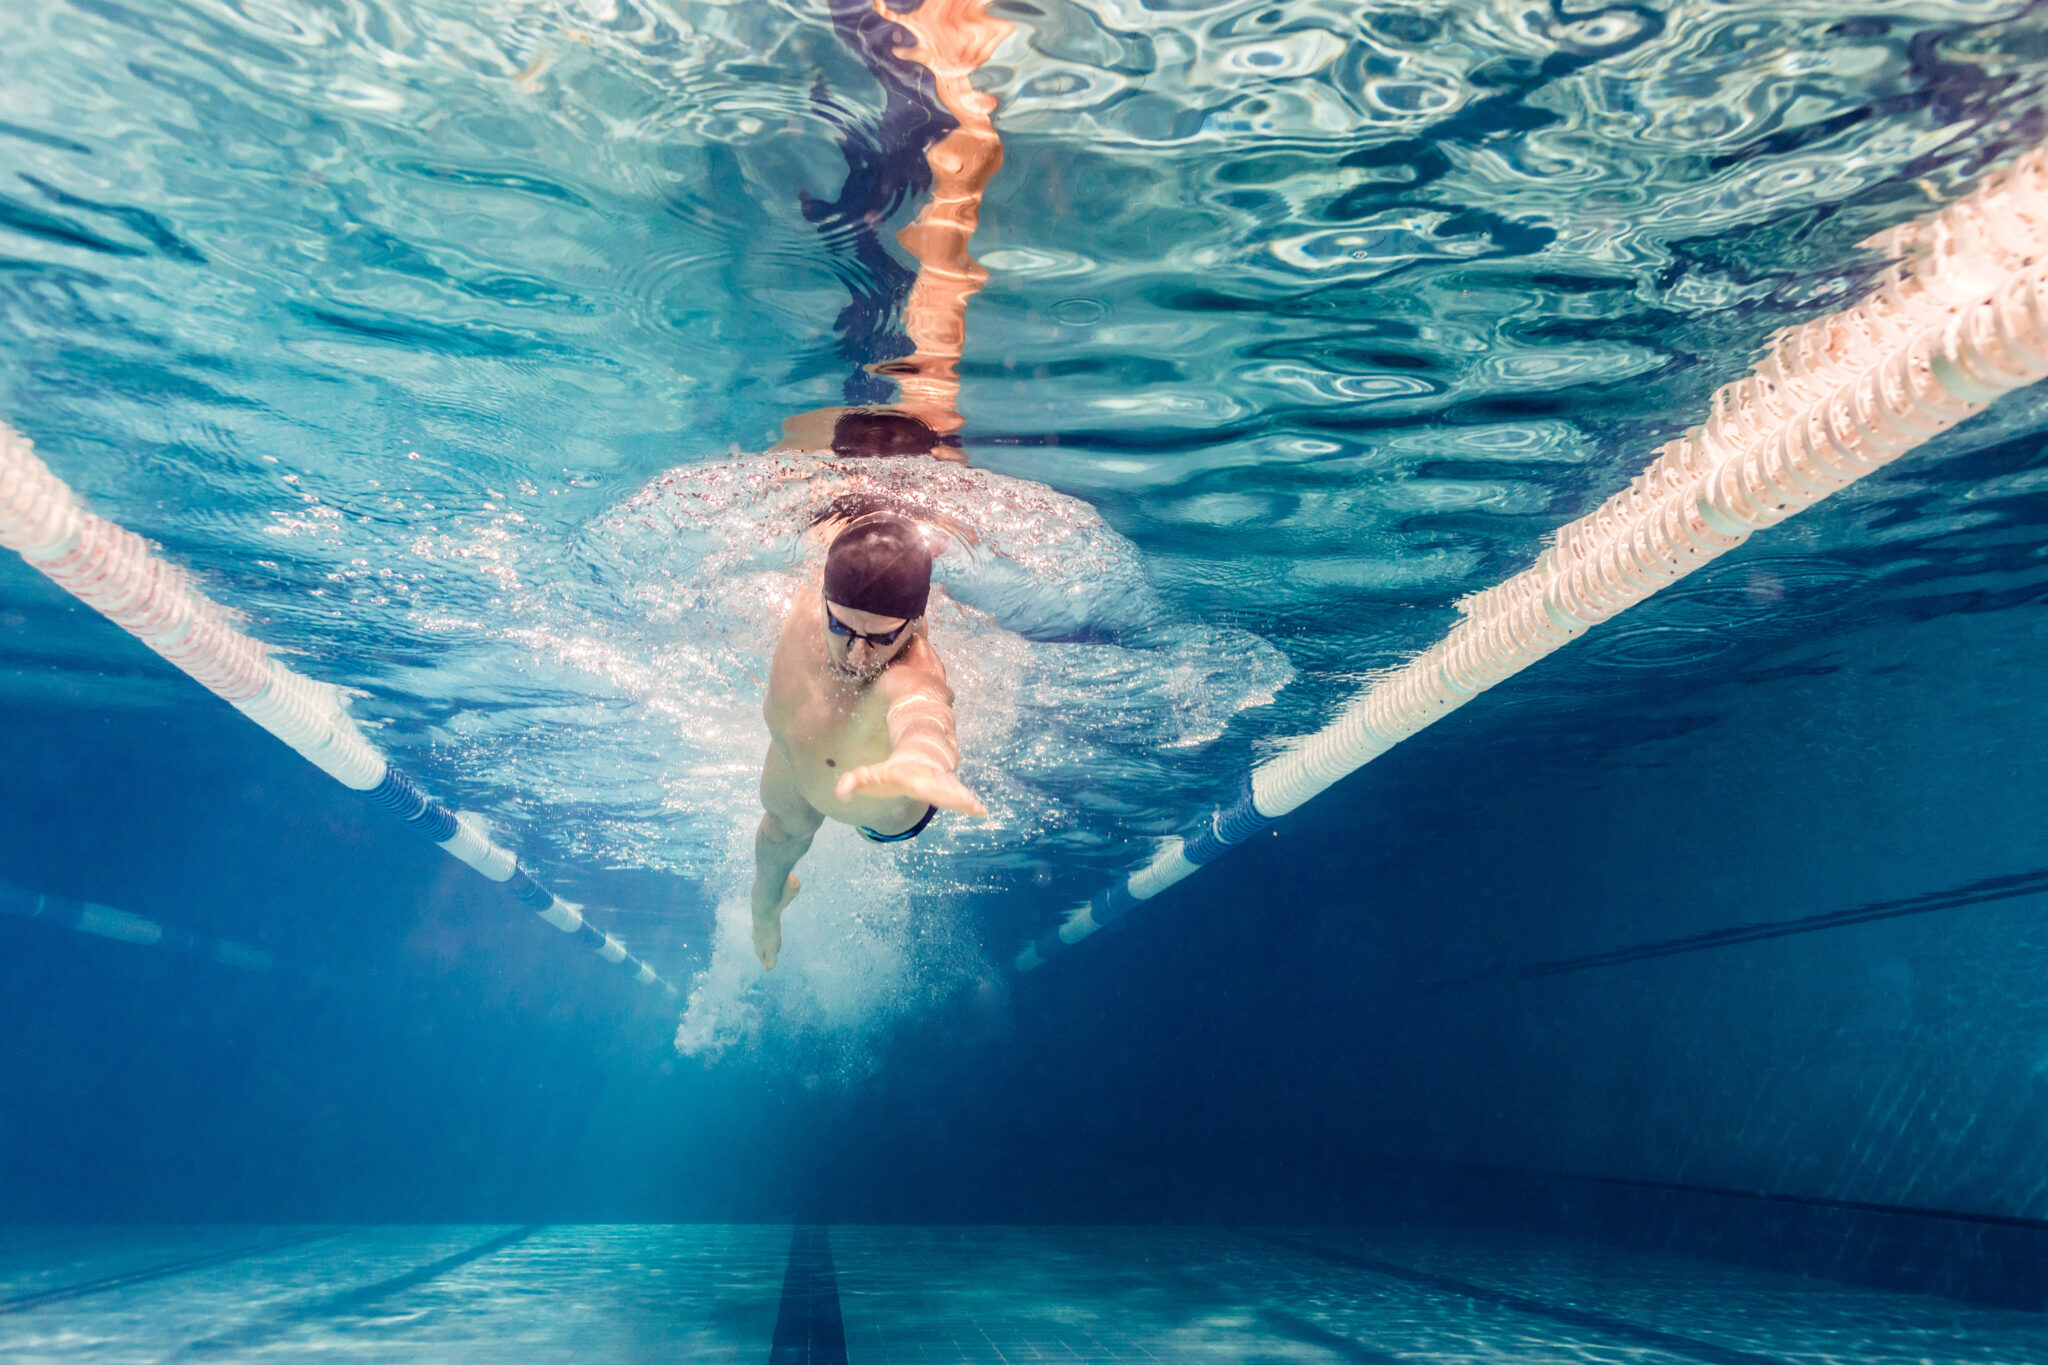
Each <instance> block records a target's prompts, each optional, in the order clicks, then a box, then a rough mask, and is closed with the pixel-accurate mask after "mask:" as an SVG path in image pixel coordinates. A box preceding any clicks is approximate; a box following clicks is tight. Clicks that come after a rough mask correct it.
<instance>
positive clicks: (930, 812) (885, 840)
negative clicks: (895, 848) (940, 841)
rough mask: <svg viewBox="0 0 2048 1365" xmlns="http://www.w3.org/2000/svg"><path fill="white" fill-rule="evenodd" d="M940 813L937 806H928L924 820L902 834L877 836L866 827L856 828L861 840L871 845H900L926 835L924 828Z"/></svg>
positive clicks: (858, 826) (925, 809) (859, 826)
mask: <svg viewBox="0 0 2048 1365" xmlns="http://www.w3.org/2000/svg"><path fill="white" fill-rule="evenodd" d="M938 813H939V808H938V807H937V806H926V807H925V808H924V818H923V819H921V820H919V821H918V822H917V823H916V824H914V825H912V826H911V827H910V828H909V829H906V830H904V831H903V832H902V833H901V834H877V833H875V832H874V831H873V830H871V829H869V828H868V827H867V826H866V825H855V826H854V828H855V829H857V830H859V831H860V837H861V838H863V839H865V840H867V841H868V842H869V843H871V844H900V843H903V842H904V841H905V840H908V839H915V838H916V837H917V836H918V835H920V834H922V833H924V827H925V826H926V825H929V824H930V823H931V822H932V817H933V816H934V815H937V814H938Z"/></svg>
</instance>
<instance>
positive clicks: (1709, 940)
mask: <svg viewBox="0 0 2048 1365" xmlns="http://www.w3.org/2000/svg"><path fill="white" fill-rule="evenodd" d="M2043 894H2048V870H2042V871H2038V872H2016V873H2013V874H2011V875H2009V876H2004V877H1987V878H1985V879H1984V880H1983V881H1977V882H1971V883H1969V884H1968V885H1967V886H1959V887H1957V888H1955V889H1954V890H1952V891H1932V892H1927V893H1925V894H1922V895H1918V896H1905V897H1902V898H1900V899H1898V900H1888V901H1874V902H1872V903H1871V904H1869V905H1859V906H1857V907H1855V908H1854V909H1850V910H1831V911H1828V912H1827V913H1825V914H1819V915H1807V916H1804V917H1802V918H1800V919H1788V920H1767V921H1765V922H1764V923H1761V924H1738V925H1735V926H1733V927H1732V928H1728V929H1710V930H1708V931H1707V932H1706V933H1703V934H1691V935H1688V936H1687V937H1685V938H1667V939H1658V940H1656V941H1655V942H1652V943H1638V944H1635V945H1633V946H1630V947H1626V948H1614V949H1610V950H1609V951H1607V952H1604V953H1588V954H1587V955H1586V956H1584V957H1564V958H1556V959H1553V960H1552V961H1549V962H1532V963H1529V964H1527V965H1525V966H1521V967H1489V968H1487V969H1486V970H1484V971H1478V972H1473V973H1471V974H1469V975H1467V976H1458V977H1452V978H1451V979H1449V980H1447V981H1437V982H1433V983H1431V984H1430V985H1427V986H1419V987H1417V988H1416V989H1415V990H1413V991H1409V992H1407V995H1408V996H1409V997H1410V998H1413V997H1416V996H1429V995H1442V994H1445V993H1447V992H1450V991H1457V990H1463V989H1465V988H1466V987H1468V986H1479V985H1484V984H1486V983H1487V982H1489V981H1535V980H1538V979H1540V978H1542V977H1546V976H1562V975H1564V974H1565V973H1567V972H1584V971H1591V970H1593V969H1594V968H1596V967H1618V966H1622V965H1623V964H1625V963H1630V962H1646V961H1648V960H1650V959H1652V958H1659V957H1672V956H1675V955H1677V954H1679V953H1698V952H1704V951H1706V950H1707V949H1710V948H1731V947H1734V946H1736V945H1738V944H1743V943H1760V942H1763V941H1764V940H1766V939H1773V938H1786V937H1788V936H1790V935H1792V934H1812V933H1818V932H1820V931H1821V930H1823V929H1840V928H1844V927H1846V926H1849V925H1853V924H1870V923H1873V922H1875V921H1877V920H1887V919H1898V918H1901V917H1902V916H1905V915H1924V914H1928V913H1929V912H1931V911H1935V910H1955V909H1960V908H1962V907H1964V906H1969V905H1984V904H1986V903H1988V902H1991V901H2002V900H2011V899H2013V898H2015V897H2018V896H2039V895H2043Z"/></svg>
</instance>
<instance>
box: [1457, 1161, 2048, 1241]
mask: <svg viewBox="0 0 2048 1365" xmlns="http://www.w3.org/2000/svg"><path fill="white" fill-rule="evenodd" d="M1464 1169H1466V1170H1472V1171H1491V1172H1495V1173H1497V1174H1501V1175H1520V1176H1541V1177H1543V1178H1544V1179H1547V1180H1580V1181H1584V1182H1585V1183H1587V1184H1589V1185H1618V1186H1621V1187H1623V1188H1626V1189H1638V1190H1659V1191H1663V1192H1667V1193H1671V1194H1705V1195H1713V1196H1715V1197H1716V1198H1721V1199H1750V1200H1755V1201H1756V1202H1758V1203H1763V1204H1797V1205H1801V1206H1803V1207H1806V1208H1815V1209H1842V1210H1845V1211H1847V1212H1849V1213H1883V1214H1890V1215H1892V1216H1894V1217H1898V1218H1934V1219H1940V1220H1943V1221H1947V1222H1952V1223H1986V1224H1989V1225H1990V1226H1992V1227H1999V1228H2022V1229H2025V1230H2026V1231H2028V1232H2048V1218H2022V1217H2020V1216H2019V1215H2017V1214H2011V1213H1972V1212H1970V1211H1969V1210H1967V1209H1930V1208H1923V1207H1921V1206H1918V1205H1914V1204H1872V1203H1866V1202H1864V1201H1863V1200H1860V1199H1823V1198H1821V1197H1820V1196H1819V1195H1812V1194H1773V1193H1771V1192H1770V1191H1769V1190H1731V1189H1724V1188H1722V1187H1721V1186H1718V1185H1681V1184H1677V1183H1675V1182H1673V1181H1668V1180H1631V1179H1628V1178H1626V1177H1623V1176H1618V1175H1578V1174H1574V1173H1573V1172H1570V1171H1530V1170H1523V1169H1522V1168H1520V1167H1518V1166H1466V1167H1464Z"/></svg>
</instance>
